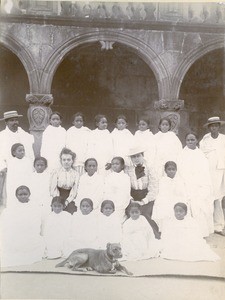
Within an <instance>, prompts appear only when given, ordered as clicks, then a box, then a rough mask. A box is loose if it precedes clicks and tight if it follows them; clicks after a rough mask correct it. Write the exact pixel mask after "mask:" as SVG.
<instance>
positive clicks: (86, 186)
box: [75, 158, 104, 211]
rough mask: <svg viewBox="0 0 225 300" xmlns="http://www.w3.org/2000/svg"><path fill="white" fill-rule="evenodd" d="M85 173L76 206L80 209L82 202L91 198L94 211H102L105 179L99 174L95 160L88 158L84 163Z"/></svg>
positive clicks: (79, 187) (80, 182) (80, 183)
mask: <svg viewBox="0 0 225 300" xmlns="http://www.w3.org/2000/svg"><path fill="white" fill-rule="evenodd" d="M84 169H85V171H86V172H85V173H84V174H83V175H81V177H80V181H79V186H78V191H77V197H76V200H75V201H76V206H77V207H80V201H81V200H82V199H84V198H91V199H92V201H93V210H98V211H99V209H100V205H101V202H102V200H103V189H104V178H103V176H102V175H100V174H98V173H97V169H98V163H97V160H96V159H95V158H88V159H87V160H86V161H85V163H84Z"/></svg>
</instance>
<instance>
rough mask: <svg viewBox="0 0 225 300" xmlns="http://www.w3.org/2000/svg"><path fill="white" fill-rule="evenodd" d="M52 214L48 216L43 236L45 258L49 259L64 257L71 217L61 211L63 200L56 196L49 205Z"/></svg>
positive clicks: (63, 206) (63, 205) (63, 204)
mask: <svg viewBox="0 0 225 300" xmlns="http://www.w3.org/2000/svg"><path fill="white" fill-rule="evenodd" d="M51 208H52V212H51V213H50V214H49V215H48V217H47V219H46V222H45V226H44V230H43V236H44V239H45V244H46V251H45V254H46V257H47V258H49V259H52V258H58V257H63V256H65V255H66V245H67V241H68V239H69V236H70V230H71V218H72V217H71V215H70V214H68V213H67V212H65V211H63V209H64V208H65V200H64V199H63V198H62V197H60V196H56V197H54V198H53V199H52V203H51Z"/></svg>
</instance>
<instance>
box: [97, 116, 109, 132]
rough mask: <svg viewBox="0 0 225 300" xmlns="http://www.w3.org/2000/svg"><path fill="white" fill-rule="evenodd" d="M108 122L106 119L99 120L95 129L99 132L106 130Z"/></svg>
mask: <svg viewBox="0 0 225 300" xmlns="http://www.w3.org/2000/svg"><path fill="white" fill-rule="evenodd" d="M107 126H108V122H107V119H106V118H101V120H100V121H99V122H98V123H97V127H98V129H100V130H104V129H107Z"/></svg>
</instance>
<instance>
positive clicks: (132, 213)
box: [130, 207, 141, 220]
mask: <svg viewBox="0 0 225 300" xmlns="http://www.w3.org/2000/svg"><path fill="white" fill-rule="evenodd" d="M140 214H141V212H140V210H139V209H138V208H137V207H132V208H131V209H130V217H131V219H132V220H137V219H138V218H139V217H140Z"/></svg>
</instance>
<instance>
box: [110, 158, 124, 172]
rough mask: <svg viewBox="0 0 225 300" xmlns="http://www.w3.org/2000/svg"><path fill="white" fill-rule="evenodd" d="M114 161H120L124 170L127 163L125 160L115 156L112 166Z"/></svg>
mask: <svg viewBox="0 0 225 300" xmlns="http://www.w3.org/2000/svg"><path fill="white" fill-rule="evenodd" d="M114 159H118V160H119V161H120V163H121V165H122V170H123V169H124V167H125V161H124V159H123V158H122V157H121V156H115V157H113V159H112V160H111V164H112V161H113V160H114Z"/></svg>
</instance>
